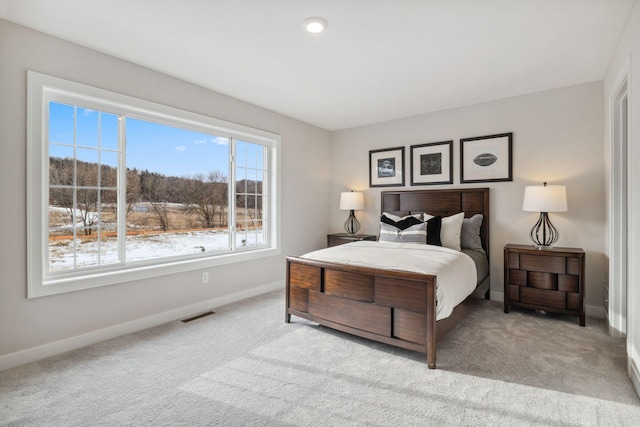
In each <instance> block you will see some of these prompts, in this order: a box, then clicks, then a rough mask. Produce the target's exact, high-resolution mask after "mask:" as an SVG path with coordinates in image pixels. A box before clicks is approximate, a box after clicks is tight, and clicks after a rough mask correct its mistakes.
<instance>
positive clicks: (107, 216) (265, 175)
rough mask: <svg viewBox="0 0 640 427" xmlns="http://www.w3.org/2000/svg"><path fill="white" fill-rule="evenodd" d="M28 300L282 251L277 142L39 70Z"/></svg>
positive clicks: (33, 108) (32, 119) (32, 122)
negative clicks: (280, 248)
mask: <svg viewBox="0 0 640 427" xmlns="http://www.w3.org/2000/svg"><path fill="white" fill-rule="evenodd" d="M28 108H29V118H28V120H29V125H28V128H29V135H28V150H29V153H28V159H29V164H28V190H29V195H28V200H29V209H28V212H29V218H28V224H29V229H28V234H29V236H28V244H29V255H30V256H29V262H30V265H29V292H28V294H29V297H36V296H43V295H50V294H56V293H60V292H67V291H72V290H78V289H85V288H89V287H94V286H102V285H107V284H112V283H119V282H123V281H128V280H133V279H138V278H145V277H153V276H157V275H161V274H167V273H175V272H180V271H186V270H190V269H196V268H206V267H210V266H213V265H217V264H221V263H229V262H237V261H244V260H248V259H253V258H257V257H263V256H272V255H275V254H277V253H279V252H278V246H279V245H278V242H279V239H278V227H277V225H278V209H277V207H278V198H277V196H278V193H277V188H278V173H277V166H278V156H279V144H280V139H279V136H278V135H275V134H272V133H268V132H264V131H261V130H257V129H251V128H248V127H245V126H241V125H236V124H233V123H227V122H223V121H221V120H217V119H213V118H210V117H205V116H201V115H197V114H194V113H189V112H186V111H182V110H178V109H174V108H170V107H166V106H162V105H158V104H153V103H150V102H147V101H142V100H139V99H135V98H131V97H127V96H124V95H119V94H115V93H112V92H108V91H104V90H100V89H96V88H92V87H88V86H84V85H80V84H77V83H73V82H68V81H65V80H61V79H57V78H54V77H50V76H46V75H42V74H38V73H33V72H29V107H28Z"/></svg>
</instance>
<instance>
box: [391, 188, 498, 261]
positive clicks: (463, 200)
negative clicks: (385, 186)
mask: <svg viewBox="0 0 640 427" xmlns="http://www.w3.org/2000/svg"><path fill="white" fill-rule="evenodd" d="M380 199H381V201H382V210H381V211H380V213H382V212H388V213H391V214H394V215H398V216H405V215H410V214H415V213H428V214H430V215H433V216H436V215H440V216H443V217H445V216H450V215H453V214H456V213H458V212H464V216H465V218H470V217H472V216H473V215H475V214H478V213H479V214H482V215H483V216H484V219H483V221H482V226H481V227H480V238H481V239H482V247H483V248H484V250H485V251H486V252H487V256H488V255H489V189H488V188H454V189H445V190H414V191H383V192H382V194H381V198H380Z"/></svg>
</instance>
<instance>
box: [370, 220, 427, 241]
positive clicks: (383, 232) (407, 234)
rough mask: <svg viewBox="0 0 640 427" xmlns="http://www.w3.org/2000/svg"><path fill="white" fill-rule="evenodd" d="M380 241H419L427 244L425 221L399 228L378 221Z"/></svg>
mask: <svg viewBox="0 0 640 427" xmlns="http://www.w3.org/2000/svg"><path fill="white" fill-rule="evenodd" d="M378 240H379V241H380V242H398V243H421V244H423V245H426V244H427V223H426V222H422V223H420V224H416V225H412V226H411V227H409V228H405V229H404V230H400V229H399V228H398V227H394V226H393V225H390V224H385V223H384V222H381V223H380V237H379V239H378Z"/></svg>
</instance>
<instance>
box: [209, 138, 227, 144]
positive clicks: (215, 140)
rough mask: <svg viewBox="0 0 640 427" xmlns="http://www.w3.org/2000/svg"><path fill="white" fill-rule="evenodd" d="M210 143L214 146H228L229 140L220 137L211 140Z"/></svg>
mask: <svg viewBox="0 0 640 427" xmlns="http://www.w3.org/2000/svg"><path fill="white" fill-rule="evenodd" d="M211 142H213V143H214V144H216V145H228V144H229V139H228V138H223V137H221V136H216V137H215V138H212V139H211Z"/></svg>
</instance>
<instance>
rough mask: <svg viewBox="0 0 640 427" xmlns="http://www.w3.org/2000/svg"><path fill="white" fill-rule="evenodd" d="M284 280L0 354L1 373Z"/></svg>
mask: <svg viewBox="0 0 640 427" xmlns="http://www.w3.org/2000/svg"><path fill="white" fill-rule="evenodd" d="M284 286H285V284H284V280H281V281H278V282H274V283H270V284H267V285H263V286H259V287H257V288H251V289H247V290H245V291H241V292H236V293H233V294H229V295H224V296H221V297H218V298H214V299H210V300H207V301H201V302H199V303H196V304H191V305H188V306H185V307H180V308H176V309H174V310H170V311H165V312H163V313H158V314H154V315H153V316H148V317H143V318H141V319H137V320H133V321H131V322H126V323H122V324H119V325H115V326H111V327H108V328H104V329H99V330H97V331H93V332H89V333H86V334H82V335H78V336H75V337H71V338H66V339H63V340H60V341H56V342H52V343H49V344H44V345H41V346H38V347H33V348H29V349H26V350H22V351H18V352H16V353H11V354H7V355H4V356H0V372H2V371H6V370H7V369H12V368H15V367H18V366H20V365H25V364H27V363H31V362H35V361H37V360H41V359H44V358H46V357H51V356H55V355H58V354H61V353H65V352H67V351H71V350H75V349H77V348H81V347H85V346H87V345H91V344H95V343H98V342H101V341H105V340H109V339H112V338H116V337H119V336H122V335H126V334H130V333H133V332H138V331H141V330H143V329H148V328H151V327H153V326H158V325H161V324H163V323H167V322H172V321H174V320H178V319H182V318H185V317H188V316H192V315H194V314H198V313H202V312H204V311H207V310H211V309H214V308H216V307H220V306H223V305H226V304H230V303H232V302H236V301H240V300H243V299H245V298H250V297H253V296H257V295H261V294H264V293H267V292H270V291H275V290H276V289H283V288H284Z"/></svg>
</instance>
